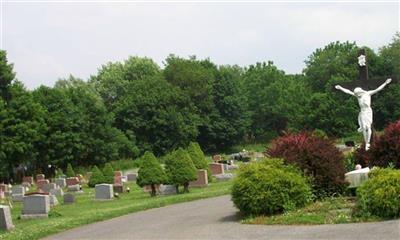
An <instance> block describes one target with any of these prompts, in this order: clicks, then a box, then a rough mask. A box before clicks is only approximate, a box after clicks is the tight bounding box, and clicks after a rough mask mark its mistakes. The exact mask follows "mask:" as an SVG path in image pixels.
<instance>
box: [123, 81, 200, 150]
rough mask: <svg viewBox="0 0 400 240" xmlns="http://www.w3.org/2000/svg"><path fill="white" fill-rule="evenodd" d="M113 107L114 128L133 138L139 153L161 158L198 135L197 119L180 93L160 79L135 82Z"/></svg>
mask: <svg viewBox="0 0 400 240" xmlns="http://www.w3.org/2000/svg"><path fill="white" fill-rule="evenodd" d="M127 87H128V88H129V92H131V93H135V94H129V95H126V96H125V97H124V99H123V100H121V101H120V102H118V104H116V108H115V126H116V127H117V128H118V129H120V130H122V131H123V132H124V133H125V134H126V135H127V136H128V138H129V139H134V141H135V142H136V145H137V146H138V147H139V149H140V150H141V152H144V151H152V152H154V153H155V154H157V155H161V154H163V153H165V152H167V151H169V150H170V149H174V148H176V147H179V146H186V145H187V144H188V143H189V142H190V140H192V139H194V138H195V137H196V136H197V134H198V129H197V126H198V122H199V121H198V117H197V115H196V114H194V113H193V110H192V107H191V106H190V103H189V101H188V99H187V98H185V96H183V95H182V93H181V91H180V90H179V89H178V88H176V87H174V86H172V85H171V84H169V83H168V82H166V81H165V80H164V79H163V78H162V76H157V77H153V78H148V79H144V80H137V81H135V82H132V83H131V84H130V85H129V86H127Z"/></svg>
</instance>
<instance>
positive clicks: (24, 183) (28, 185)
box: [21, 182, 32, 189]
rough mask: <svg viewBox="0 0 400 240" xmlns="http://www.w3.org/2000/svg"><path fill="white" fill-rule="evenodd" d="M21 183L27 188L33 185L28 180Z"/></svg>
mask: <svg viewBox="0 0 400 240" xmlns="http://www.w3.org/2000/svg"><path fill="white" fill-rule="evenodd" d="M21 185H22V186H23V187H25V189H29V188H30V187H31V186H32V184H30V183H28V182H23V183H22V184H21Z"/></svg>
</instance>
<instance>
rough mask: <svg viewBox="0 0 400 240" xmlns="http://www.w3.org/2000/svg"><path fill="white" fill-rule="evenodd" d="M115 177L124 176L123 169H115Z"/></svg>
mask: <svg viewBox="0 0 400 240" xmlns="http://www.w3.org/2000/svg"><path fill="white" fill-rule="evenodd" d="M114 177H122V172H121V171H114Z"/></svg>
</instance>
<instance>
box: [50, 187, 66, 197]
mask: <svg viewBox="0 0 400 240" xmlns="http://www.w3.org/2000/svg"><path fill="white" fill-rule="evenodd" d="M50 195H54V196H57V197H62V196H63V195H64V191H63V190H62V189H61V188H57V189H50Z"/></svg>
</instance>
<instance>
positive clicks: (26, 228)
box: [0, 181, 232, 240]
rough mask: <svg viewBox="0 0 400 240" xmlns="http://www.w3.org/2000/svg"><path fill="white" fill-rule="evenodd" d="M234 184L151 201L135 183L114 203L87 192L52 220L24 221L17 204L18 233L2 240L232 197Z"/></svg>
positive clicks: (58, 210) (53, 213)
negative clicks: (162, 208) (131, 214)
mask: <svg viewBox="0 0 400 240" xmlns="http://www.w3.org/2000/svg"><path fill="white" fill-rule="evenodd" d="M231 185H232V181H227V182H217V183H211V184H209V186H208V187H206V188H190V193H187V194H177V195H170V196H157V197H153V198H152V197H150V195H149V194H148V193H145V192H143V190H142V189H141V188H139V187H138V186H137V185H136V184H135V183H128V184H126V186H129V187H130V189H131V192H130V193H123V194H120V198H119V199H114V200H112V201H94V200H93V199H94V189H93V188H84V189H83V190H84V193H83V194H77V195H76V200H77V202H76V203H74V204H70V205H63V204H62V198H58V200H59V202H60V204H59V205H57V206H56V207H54V208H52V209H51V211H50V214H49V218H44V219H29V220H21V219H19V216H20V214H21V206H22V204H21V203H15V204H14V207H13V209H12V211H11V213H12V218H13V223H14V225H15V229H14V230H12V231H10V232H4V231H0V239H15V240H17V239H18V240H23V239H29V240H33V239H39V238H42V237H45V236H48V235H51V234H55V233H58V232H62V231H65V230H67V229H70V228H74V227H78V226H82V225H85V224H89V223H93V222H97V221H102V220H106V219H110V218H114V217H118V216H121V215H125V214H128V213H134V212H138V211H141V210H145V209H150V208H158V207H163V206H167V205H171V204H174V203H181V202H187V201H192V200H197V199H202V198H209V197H216V196H220V195H225V194H229V193H230V191H231Z"/></svg>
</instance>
